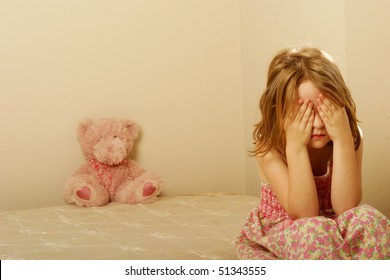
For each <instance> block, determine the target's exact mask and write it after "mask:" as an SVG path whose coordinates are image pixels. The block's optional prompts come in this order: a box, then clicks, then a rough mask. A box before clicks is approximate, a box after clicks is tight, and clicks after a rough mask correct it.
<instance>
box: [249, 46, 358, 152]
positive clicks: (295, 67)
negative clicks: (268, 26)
mask: <svg viewBox="0 0 390 280" xmlns="http://www.w3.org/2000/svg"><path fill="white" fill-rule="evenodd" d="M305 81H311V82H312V83H313V84H314V85H315V86H316V87H317V88H318V89H319V90H320V91H321V92H322V93H324V94H325V95H326V97H327V98H329V99H330V100H331V101H332V102H334V103H335V104H337V105H339V106H343V107H345V110H346V112H347V115H348V119H349V125H350V128H351V132H352V136H353V138H354V143H355V149H357V148H358V147H359V145H360V142H361V136H360V133H359V128H358V125H357V122H358V120H357V117H356V105H355V102H354V101H353V99H352V96H351V93H350V91H349V89H348V88H347V86H346V84H345V82H344V79H343V77H342V75H341V72H340V70H339V68H338V67H337V65H336V64H335V63H334V62H333V59H332V58H331V57H330V56H329V55H328V54H327V53H325V52H324V51H321V50H319V49H317V48H312V47H303V48H300V49H297V48H287V49H283V50H282V51H280V52H279V53H278V54H277V55H276V56H275V57H274V59H273V60H272V62H271V64H270V66H269V69H268V78H267V87H266V89H265V91H264V92H263V94H262V96H261V98H260V112H261V120H260V122H259V123H257V124H256V125H255V129H254V131H253V134H252V136H253V140H254V145H255V147H254V149H253V150H252V151H250V152H251V154H252V155H264V154H266V153H268V152H269V151H270V150H271V149H273V148H274V149H276V150H277V151H278V152H279V153H280V154H281V155H283V156H284V157H285V156H286V137H285V122H286V119H287V117H288V116H290V114H291V113H292V110H293V108H294V104H295V103H296V102H297V101H298V87H299V85H300V84H302V83H303V82H305Z"/></svg>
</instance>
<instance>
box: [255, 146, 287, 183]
mask: <svg viewBox="0 0 390 280" xmlns="http://www.w3.org/2000/svg"><path fill="white" fill-rule="evenodd" d="M256 161H257V165H258V169H259V173H260V179H261V182H262V183H266V184H267V183H269V181H268V179H267V176H266V175H265V174H266V173H267V171H269V170H270V169H275V170H277V169H279V168H281V167H285V166H286V161H285V158H284V157H283V156H282V155H281V154H280V153H279V152H278V151H277V150H276V149H271V150H270V151H269V152H267V153H266V154H259V155H256Z"/></svg>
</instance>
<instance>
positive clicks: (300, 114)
mask: <svg viewBox="0 0 390 280" xmlns="http://www.w3.org/2000/svg"><path fill="white" fill-rule="evenodd" d="M302 102H303V103H302ZM302 102H301V105H300V108H299V110H298V113H297V115H296V116H295V119H296V120H298V121H299V122H301V121H302V119H303V118H304V117H305V115H306V114H307V111H308V108H309V107H311V103H310V102H309V101H308V100H305V101H302Z"/></svg>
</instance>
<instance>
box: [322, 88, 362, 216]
mask: <svg viewBox="0 0 390 280" xmlns="http://www.w3.org/2000/svg"><path fill="white" fill-rule="evenodd" d="M319 104H320V105H319V106H318V110H319V113H320V116H321V118H322V120H323V121H324V123H325V127H326V130H327V132H328V134H329V137H330V138H331V139H332V141H333V175H332V190H331V200H332V207H333V210H334V211H335V212H336V214H338V215H339V214H341V213H343V212H344V211H346V210H348V209H351V208H353V207H356V206H357V205H358V204H359V203H360V201H361V198H362V182H361V181H362V180H361V167H362V155H363V143H361V144H360V146H359V148H358V150H357V151H355V146H354V140H353V136H352V133H351V129H350V126H349V121H348V116H347V113H346V111H345V108H343V107H339V106H336V105H335V104H333V103H331V102H330V100H329V99H327V98H325V97H324V96H323V95H320V98H319Z"/></svg>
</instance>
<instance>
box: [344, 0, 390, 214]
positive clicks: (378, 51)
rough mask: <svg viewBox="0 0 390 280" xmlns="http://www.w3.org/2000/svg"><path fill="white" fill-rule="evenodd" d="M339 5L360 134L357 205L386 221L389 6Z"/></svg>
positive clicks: (353, 1)
mask: <svg viewBox="0 0 390 280" xmlns="http://www.w3.org/2000/svg"><path fill="white" fill-rule="evenodd" d="M345 3H346V5H345V10H346V26H347V29H346V33H347V34H346V35H347V36H346V39H347V49H346V54H347V60H346V61H347V63H346V64H347V77H346V78H347V82H348V84H349V86H350V89H351V91H352V93H353V94H354V96H355V101H356V105H357V107H358V114H359V118H360V120H361V123H360V126H361V127H362V129H363V131H364V161H363V164H364V166H363V187H364V199H363V202H366V203H369V204H371V205H374V206H375V207H377V208H378V209H379V210H381V211H382V212H383V213H385V214H386V215H387V216H388V217H390V149H389V145H390V84H389V81H390V68H389V65H390V56H389V50H390V18H389V15H390V2H389V1H386V0H374V1H368V0H347V1H346V2H345Z"/></svg>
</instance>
